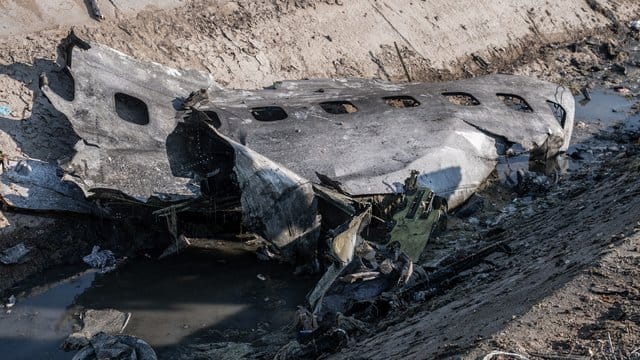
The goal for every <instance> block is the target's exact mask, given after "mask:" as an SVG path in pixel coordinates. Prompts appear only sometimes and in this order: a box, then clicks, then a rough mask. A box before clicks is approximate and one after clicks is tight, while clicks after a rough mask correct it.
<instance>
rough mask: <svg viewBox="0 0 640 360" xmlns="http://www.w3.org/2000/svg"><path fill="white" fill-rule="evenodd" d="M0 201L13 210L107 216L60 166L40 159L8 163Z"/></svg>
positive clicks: (0, 183)
mask: <svg viewBox="0 0 640 360" xmlns="http://www.w3.org/2000/svg"><path fill="white" fill-rule="evenodd" d="M0 198H1V199H2V201H3V202H4V203H5V204H6V205H7V206H9V207H11V208H16V209H30V210H39V211H65V212H76V213H83V214H95V215H104V212H103V211H102V210H100V209H99V208H98V207H97V206H95V205H94V204H92V203H90V202H88V201H86V199H85V197H84V193H83V191H82V190H81V189H80V188H79V187H78V185H77V184H76V183H74V182H72V181H69V180H68V179H67V177H65V176H64V173H63V171H62V169H60V167H58V166H57V165H55V164H49V163H46V162H43V161H40V160H34V159H26V160H18V161H6V166H5V167H4V171H3V172H2V174H0Z"/></svg>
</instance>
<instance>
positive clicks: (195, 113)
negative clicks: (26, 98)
mask: <svg viewBox="0 0 640 360" xmlns="http://www.w3.org/2000/svg"><path fill="white" fill-rule="evenodd" d="M61 50H62V51H61V54H62V58H63V60H64V62H65V63H64V64H63V66H64V67H65V68H66V69H67V70H68V71H69V73H70V74H71V77H72V79H73V81H74V85H73V96H67V97H64V96H61V95H59V94H58V93H56V92H55V91H54V90H53V89H52V88H51V87H49V81H48V79H47V77H46V76H45V75H43V77H42V78H41V89H42V91H43V93H44V94H45V95H46V97H47V98H48V99H49V100H50V102H51V103H52V104H53V106H54V107H55V108H56V109H57V110H59V111H60V112H62V113H63V114H64V115H66V117H67V119H68V121H69V122H70V123H71V126H72V127H73V130H74V131H75V133H76V134H77V135H78V136H79V137H80V140H79V141H78V143H77V145H76V146H75V154H74V155H73V157H72V158H70V159H67V160H66V162H64V163H62V164H49V163H44V162H42V161H39V160H36V159H23V160H18V161H11V160H10V161H7V162H6V164H5V167H4V171H3V173H2V174H1V176H0V195H1V196H2V199H3V201H4V203H5V205H6V206H7V207H8V208H12V209H19V210H23V211H24V210H33V211H59V212H71V213H81V214H91V215H94V216H104V217H115V218H118V216H120V217H123V216H122V215H118V212H119V211H120V210H121V208H122V206H123V204H125V205H127V206H131V207H136V206H137V207H140V208H143V209H146V210H147V211H149V212H151V213H152V214H153V215H154V216H158V217H175V216H177V215H184V214H196V215H200V216H201V217H202V216H204V217H207V216H210V215H212V214H216V213H229V214H230V213H236V214H240V216H241V219H242V224H243V226H244V228H245V229H248V230H250V231H251V232H254V233H255V234H257V235H259V236H261V237H262V238H264V239H265V240H267V241H268V242H269V243H270V244H271V246H270V253H275V254H277V255H278V256H280V257H281V258H283V259H287V260H290V261H292V262H293V261H297V262H298V263H303V264H307V265H308V266H310V267H315V268H316V271H318V270H320V269H322V270H324V271H325V272H324V276H323V277H322V279H321V280H320V281H319V282H318V284H317V285H316V287H315V288H314V289H313V291H311V292H310V293H309V296H308V300H309V305H310V308H311V309H312V312H313V313H314V315H317V316H319V317H323V316H329V315H331V314H336V313H338V312H342V313H344V312H346V311H348V310H349V309H350V308H351V307H353V306H354V305H355V304H358V303H361V302H366V301H369V300H371V299H374V298H376V297H378V296H380V295H381V294H382V293H383V292H388V291H391V290H392V289H402V288H406V287H407V286H409V285H410V284H411V283H412V282H414V283H415V278H416V277H419V276H420V271H419V269H417V268H418V267H415V268H414V266H413V263H414V262H415V261H417V259H418V258H419V257H420V254H421V253H422V251H423V249H424V247H425V244H426V242H427V240H428V238H429V236H431V234H432V233H433V232H434V231H437V230H438V229H440V228H441V227H442V226H443V222H444V220H445V212H446V211H447V209H448V208H454V207H456V206H458V205H460V204H462V203H463V202H464V201H465V200H467V199H468V198H469V197H470V196H471V195H472V194H473V193H474V192H475V191H476V190H477V189H478V187H479V186H480V185H481V183H483V181H485V180H486V179H487V178H488V177H489V175H490V174H491V173H492V172H493V171H494V170H495V167H496V164H497V162H498V158H499V156H500V155H504V154H505V152H506V151H507V149H508V148H510V147H511V146H512V145H514V144H519V145H520V146H521V147H522V148H523V149H524V150H525V151H528V152H531V153H532V154H535V155H536V156H538V157H540V158H544V159H548V158H552V157H554V156H556V155H557V154H558V153H560V152H563V151H565V150H566V149H567V147H568V145H569V140H570V138H571V132H572V128H573V118H574V99H573V96H572V95H571V92H570V91H569V90H568V89H566V88H563V87H561V86H558V85H555V84H551V83H547V82H543V81H539V80H536V79H531V78H527V77H520V76H507V75H493V76H487V77H482V78H474V79H468V80H461V81H453V82H443V83H434V84H420V83H406V84H392V83H388V82H382V81H374V80H357V79H353V80H302V81H285V82H279V83H276V84H274V85H273V86H272V87H270V88H266V89H263V90H229V89H223V88H222V87H221V86H219V85H217V84H216V83H215V82H214V81H213V79H212V78H211V77H210V76H209V75H208V74H204V73H201V72H196V71H184V70H176V69H172V68H169V67H166V66H162V65H159V64H155V63H148V62H141V61H138V60H136V59H133V58H131V57H129V56H127V55H125V54H122V53H120V52H118V51H116V50H113V49H111V48H108V47H105V46H103V45H100V44H97V43H89V42H84V41H82V40H80V39H78V38H76V37H75V36H73V35H71V36H70V37H69V38H67V39H66V40H65V41H64V42H63V45H61ZM189 94H190V95H189ZM177 226H179V225H177ZM365 229H367V230H368V231H366V233H365V231H364V230H365ZM171 232H172V233H173V235H174V236H178V235H179V233H180V230H179V228H174V229H173V230H172V231H171ZM372 234H375V235H372ZM365 238H367V240H365Z"/></svg>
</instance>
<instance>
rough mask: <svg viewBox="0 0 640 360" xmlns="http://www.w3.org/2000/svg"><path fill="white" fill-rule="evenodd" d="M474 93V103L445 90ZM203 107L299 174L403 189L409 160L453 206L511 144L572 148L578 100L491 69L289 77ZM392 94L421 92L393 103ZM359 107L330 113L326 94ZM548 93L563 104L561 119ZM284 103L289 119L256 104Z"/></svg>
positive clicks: (346, 186) (355, 188) (379, 190)
mask: <svg viewBox="0 0 640 360" xmlns="http://www.w3.org/2000/svg"><path fill="white" fill-rule="evenodd" d="M451 93H453V94H460V93H462V94H470V95H471V96H472V98H473V99H475V100H476V102H477V103H474V104H473V105H474V106H466V105H465V104H453V103H451V102H450V101H449V100H448V99H447V97H446V96H444V95H443V94H451ZM499 94H514V95H515V96H517V97H518V98H521V99H524V100H526V103H527V105H528V106H529V107H530V109H531V110H532V111H518V110H516V109H514V108H513V107H510V106H507V105H505V103H504V101H503V100H502V98H500V96H498V95H499ZM210 98H211V101H210V102H209V103H208V104H206V105H202V106H200V107H199V109H201V110H206V111H214V112H216V113H218V114H220V119H221V126H220V128H219V131H221V132H222V133H224V134H226V135H227V136H229V137H231V138H234V139H236V140H238V141H242V142H243V143H246V144H247V146H248V147H250V148H251V149H253V150H254V151H256V152H258V153H260V154H263V155H264V156H266V157H268V158H270V159H273V160H275V161H278V162H279V163H281V164H283V165H284V166H286V167H287V168H289V169H291V170H292V171H294V172H295V173H297V174H300V175H301V176H303V177H305V178H308V179H313V178H315V174H316V173H320V174H323V175H325V176H326V177H328V178H329V179H331V180H333V181H334V182H335V183H337V184H340V188H341V189H342V190H343V191H345V192H347V193H349V194H351V195H366V194H385V193H392V192H396V191H401V184H402V181H403V179H405V178H406V177H407V176H408V174H409V171H410V169H418V170H420V173H421V176H420V179H419V182H420V185H421V186H425V187H429V188H431V189H433V191H434V192H436V193H437V194H438V195H440V196H443V197H446V198H447V200H448V201H449V204H450V205H451V206H452V207H455V206H456V205H458V204H460V203H461V202H462V201H464V200H465V199H466V198H468V197H469V196H470V195H471V194H472V193H473V192H474V191H475V190H476V188H477V187H478V186H479V185H480V183H481V182H482V181H484V179H486V178H487V177H488V176H489V174H490V173H491V172H492V171H493V169H494V168H495V165H496V159H497V157H498V154H499V153H500V152H501V151H502V150H503V149H504V147H505V146H506V145H508V144H509V143H519V144H521V145H522V146H523V147H524V148H525V150H530V151H536V152H539V153H540V154H541V155H543V156H545V157H551V156H554V155H555V154H557V153H558V152H560V151H564V150H566V148H567V147H568V144H569V139H570V137H571V130H572V128H573V115H574V103H573V101H574V100H573V96H572V95H571V93H570V91H569V90H568V89H565V88H563V87H559V86H557V85H554V84H550V83H547V82H543V81H539V80H536V79H531V78H526V77H520V76H506V75H494V76H489V77H485V78H476V79H470V80H462V81H455V82H447V83H439V84H390V83H384V82H377V81H366V80H335V81H333V80H310V81H288V82H283V83H280V84H276V85H275V87H274V88H273V89H266V90H256V91H238V90H224V91H214V92H211V94H210ZM390 98H398V99H403V98H404V99H415V101H412V102H411V104H412V105H411V106H395V105H393V104H398V105H404V104H406V102H405V101H397V102H395V103H392V104H391V105H390V104H389V99H390ZM328 102H330V103H348V104H351V106H353V107H354V108H357V110H358V111H353V112H347V111H344V112H341V113H338V114H332V113H328V112H327V111H326V109H324V107H323V106H324V104H326V103H328ZM548 102H553V103H556V104H559V105H560V106H561V107H562V108H563V109H564V110H565V112H566V117H565V118H566V121H564V123H561V122H559V121H558V119H556V117H555V116H554V113H553V111H552V110H551V109H550V108H549V105H548ZM268 106H272V107H279V108H282V109H283V110H284V111H285V112H286V113H287V115H288V116H287V117H286V118H281V119H279V120H277V121H269V122H265V121H259V119H256V118H255V117H254V116H253V115H252V112H251V109H254V108H264V107H268Z"/></svg>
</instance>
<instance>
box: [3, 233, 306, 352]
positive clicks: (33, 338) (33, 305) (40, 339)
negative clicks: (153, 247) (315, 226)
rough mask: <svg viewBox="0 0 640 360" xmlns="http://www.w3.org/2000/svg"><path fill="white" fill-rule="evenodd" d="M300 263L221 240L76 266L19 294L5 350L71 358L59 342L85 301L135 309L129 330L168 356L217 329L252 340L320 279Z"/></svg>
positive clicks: (8, 318) (286, 316)
mask: <svg viewBox="0 0 640 360" xmlns="http://www.w3.org/2000/svg"><path fill="white" fill-rule="evenodd" d="M292 271H293V268H292V267H290V266H286V265H279V264H276V263H273V262H260V261H258V260H257V259H256V256H255V254H254V253H252V252H251V251H248V250H247V249H244V248H243V246H242V245H241V244H230V243H224V244H222V243H216V244H215V246H202V244H199V245H198V246H197V247H192V248H189V249H185V250H183V251H182V252H181V253H180V254H178V255H175V256H173V257H169V258H166V259H163V260H155V259H144V260H135V261H129V262H127V263H125V264H123V265H121V266H120V267H118V268H117V269H116V270H114V271H112V272H110V273H106V274H99V273H96V272H93V271H89V272H84V273H81V274H76V275H74V276H72V277H70V278H68V279H65V280H63V281H60V282H59V283H56V284H54V285H53V286H52V287H51V288H49V289H48V290H46V291H44V292H42V293H39V294H37V295H26V297H24V298H21V297H18V300H17V303H16V305H15V306H14V307H13V308H11V312H10V313H8V314H7V313H3V314H2V315H1V316H0V334H1V335H2V340H0V354H3V356H1V357H0V358H3V359H4V358H6V359H71V358H72V357H73V354H74V353H73V352H70V353H65V352H63V351H62V350H58V347H59V345H60V344H61V343H62V341H63V340H64V338H66V336H67V335H69V334H70V333H71V332H72V326H73V324H74V323H75V318H76V317H77V314H79V313H80V312H81V311H82V310H83V309H108V308H111V309H116V310H119V311H122V312H128V313H131V319H130V321H129V323H128V325H127V327H126V329H125V330H124V333H125V334H130V335H134V336H137V337H140V338H142V339H144V340H145V341H147V342H148V343H149V344H150V345H151V346H153V347H154V349H156V351H157V352H158V355H159V356H160V358H163V356H162V355H163V354H166V353H170V352H171V351H172V349H174V348H175V347H177V346H180V345H186V344H190V343H194V342H199V341H201V340H205V339H211V338H215V337H216V336H217V337H220V336H225V337H226V338H227V339H228V340H232V341H233V340H235V341H251V340H252V335H253V334H255V333H256V331H257V329H261V331H265V330H267V331H268V330H270V329H274V330H275V329H277V328H279V327H281V326H283V325H287V324H289V323H291V322H292V321H293V320H294V318H295V311H296V306H297V305H299V304H302V303H303V302H304V298H305V295H306V293H307V292H308V291H309V290H310V289H311V288H312V287H313V286H314V284H315V282H316V280H317V279H315V278H310V277H301V276H294V275H292ZM222 334H224V335H222ZM6 354H10V355H11V356H9V357H5V356H4V355H6Z"/></svg>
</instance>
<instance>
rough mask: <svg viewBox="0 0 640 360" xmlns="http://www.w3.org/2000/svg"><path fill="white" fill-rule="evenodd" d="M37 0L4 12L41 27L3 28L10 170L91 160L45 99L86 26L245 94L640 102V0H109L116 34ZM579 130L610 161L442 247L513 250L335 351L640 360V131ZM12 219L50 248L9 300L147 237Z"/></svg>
mask: <svg viewBox="0 0 640 360" xmlns="http://www.w3.org/2000/svg"><path fill="white" fill-rule="evenodd" d="M61 2H62V1H61ZM22 3H24V4H27V5H29V4H31V3H32V2H29V1H24V2H21V1H17V2H8V1H0V9H2V10H3V11H4V12H3V15H2V16H4V17H10V18H13V19H14V20H15V19H23V20H22V21H23V22H25V21H29V19H39V20H41V21H40V22H39V23H38V24H39V25H38V26H37V27H31V26H24V27H20V29H21V30H20V31H15V29H16V26H17V25H14V26H6V25H4V26H0V106H2V105H5V106H7V107H8V108H9V109H10V113H9V114H8V115H0V130H1V131H0V150H1V151H2V155H3V156H8V157H10V158H20V157H32V158H37V159H41V160H46V161H52V162H55V161H57V160H60V159H64V158H65V157H68V156H69V155H70V154H71V153H72V151H73V149H72V146H73V144H74V143H75V142H76V140H77V138H76V137H75V136H74V135H73V133H72V132H71V130H70V126H69V124H68V122H67V121H66V119H65V118H64V116H63V115H62V114H60V113H58V112H57V111H56V110H55V109H53V107H52V106H51V105H50V104H49V103H48V101H47V100H46V98H44V97H43V96H42V94H41V93H40V92H39V90H38V77H39V75H40V74H41V73H42V72H48V73H50V72H54V73H55V72H58V73H59V72H60V70H59V69H58V67H57V65H56V59H57V54H56V45H57V43H58V41H59V40H60V39H61V38H62V37H64V36H65V35H66V33H67V32H68V30H69V25H71V24H73V25H75V32H76V33H77V34H78V35H79V36H80V37H81V38H84V39H88V40H95V41H98V42H100V43H103V44H106V45H109V46H112V47H114V48H116V49H118V50H121V51H123V52H125V53H127V54H130V55H133V56H135V57H138V58H140V59H145V60H151V61H155V62H159V63H162V64H166V65H169V66H173V67H177V68H195V69H199V70H205V71H208V72H210V73H212V74H213V76H214V77H215V78H216V80H217V81H218V82H219V83H220V84H222V85H223V86H226V87H230V88H256V87H262V86H267V85H269V84H270V83H272V82H273V81H278V80H282V79H301V78H317V77H329V78H335V77H365V78H372V77H375V78H382V79H386V80H391V81H406V80H407V76H408V77H410V78H411V79H412V80H413V81H438V80H445V79H454V78H461V77H470V76H476V75H482V74H486V73H495V72H504V73H516V74H523V75H529V76H533V77H538V78H543V79H546V80H550V81H554V82H557V83H560V84H565V85H568V86H569V87H570V88H572V89H573V90H574V92H575V93H576V94H577V93H579V91H580V90H581V89H582V88H584V87H587V88H600V87H603V88H611V87H614V86H619V85H625V86H626V87H628V88H629V89H630V93H629V95H628V96H629V98H630V99H631V100H633V101H636V97H635V95H634V94H636V93H637V92H638V89H637V88H634V86H637V80H639V79H640V76H639V72H638V71H639V69H640V68H638V65H640V57H638V58H637V55H638V50H637V49H638V45H637V44H638V40H640V32H637V31H634V30H633V29H630V28H629V27H628V26H627V24H628V22H629V21H630V20H634V19H636V18H640V3H638V2H636V1H631V0H618V1H613V0H609V1H604V0H601V1H595V0H587V1H573V2H545V3H543V2H537V4H536V5H535V6H532V5H531V2H529V1H525V0H515V1H493V2H490V3H489V4H478V2H471V1H459V2H448V3H446V4H443V3H441V2H439V1H435V0H425V1H410V2H407V1H401V0H385V1H364V0H362V1H361V0H353V1H350V2H349V3H348V4H346V2H344V1H339V0H327V1H313V0H288V1H277V0H273V1H262V2H254V1H248V0H246V1H245V0H241V1H222V0H219V1H182V2H172V1H166V2H162V3H161V6H166V7H167V8H165V9H157V8H156V9H149V8H140V7H138V8H136V7H132V6H129V5H130V4H129V3H132V2H127V1H115V2H110V1H107V2H99V3H100V4H103V3H104V9H105V11H104V13H105V15H106V19H105V20H103V21H101V22H97V21H95V20H92V19H90V18H89V17H88V13H84V12H83V11H86V9H85V8H83V7H82V6H80V5H81V2H79V1H78V2H73V1H71V2H69V3H74V4H72V5H73V7H72V9H73V14H72V15H69V14H67V15H68V16H67V17H66V18H64V21H62V20H61V19H62V18H63V17H64V15H65V13H64V12H62V13H60V14H59V15H60V16H54V15H55V14H56V11H60V9H62V8H63V7H57V8H55V7H52V8H51V9H53V10H51V9H49V10H50V11H53V12H47V15H46V16H44V15H42V14H38V12H41V10H42V9H40V10H38V9H39V8H38V9H35V8H34V7H33V6H31V5H29V6H19V9H15V8H14V7H12V6H14V5H15V4H22ZM133 3H134V2H133ZM176 3H180V4H178V5H176ZM108 4H117V5H118V6H115V7H114V6H112V5H108ZM128 4H129V5H128ZM159 4H160V3H159ZM174 6H177V7H174ZM56 9H57V10H56ZM117 9H120V10H121V11H120V10H117ZM0 19H4V18H3V17H0ZM4 24H9V22H4ZM7 29H11V31H9V30H7ZM396 44H397V46H398V49H399V53H400V54H398V52H397V51H396V47H395V45H396ZM400 57H402V59H403V60H404V61H405V63H406V64H407V69H408V74H407V73H405V71H404V69H403V67H402V66H401V62H400ZM575 131H576V138H577V139H583V140H585V144H586V145H585V146H587V147H588V146H592V145H593V146H596V145H594V144H597V146H598V147H604V150H601V151H600V150H597V149H596V150H595V152H596V153H597V154H596V156H595V157H594V158H593V160H592V161H591V160H586V161H585V162H584V163H585V164H586V165H583V166H581V167H580V168H578V169H575V170H574V171H571V172H569V173H567V174H565V175H563V176H562V177H561V178H560V179H559V182H558V184H556V185H554V187H552V189H551V190H550V191H549V192H548V193H546V194H541V195H540V196H539V197H536V198H534V199H533V200H531V201H530V202H528V203H526V204H520V203H516V205H517V206H516V208H515V211H508V212H507V215H506V216H503V217H502V218H501V219H502V221H501V222H499V223H498V224H493V223H491V224H492V225H488V224H487V223H486V222H480V223H479V224H476V223H470V222H469V221H468V219H458V218H455V217H452V218H451V221H450V226H449V230H448V231H447V233H445V234H444V235H443V236H441V238H439V239H438V240H437V241H436V242H435V243H434V245H433V246H434V248H437V247H439V246H442V247H446V248H450V249H454V250H456V252H454V254H459V253H460V254H462V253H464V252H465V251H469V249H475V248H478V247H481V246H483V245H487V244H491V243H493V242H495V241H504V242H505V243H506V244H508V247H509V249H510V251H508V252H501V253H495V254H493V255H491V256H490V257H489V258H487V259H486V260H485V261H484V262H483V263H481V264H480V265H478V266H476V267H474V268H472V269H470V270H468V271H466V272H464V273H462V274H459V276H457V277H456V279H455V282H452V284H451V287H450V288H449V289H447V291H446V292H445V293H444V294H442V295H439V296H436V297H434V298H432V299H430V300H425V301H414V302H410V303H403V304H400V305H399V306H398V307H397V308H395V309H393V310H392V311H391V312H389V313H388V314H387V315H386V316H384V317H383V318H381V319H379V321H377V322H376V323H375V324H371V325H370V326H369V328H370V329H369V331H365V332H362V333H360V334H357V335H355V336H352V337H351V338H350V341H349V343H348V345H347V346H346V347H344V348H342V349H336V351H337V352H334V353H333V354H326V355H323V356H324V357H333V358H341V359H374V358H379V359H382V358H408V359H411V358H415V359H426V358H469V359H476V358H483V357H484V356H486V355H487V354H489V353H491V352H492V351H496V350H498V351H506V352H512V353H518V354H521V355H522V356H525V357H527V358H531V359H534V358H540V359H582V358H603V359H640V310H639V309H640V287H639V285H638V284H640V270H639V269H640V267H639V265H640V222H639V221H640V196H638V195H639V194H640V182H638V180H637V177H638V173H639V171H640V160H639V157H638V154H639V153H640V148H639V145H638V140H639V138H638V137H639V134H638V133H637V132H633V131H631V130H628V129H624V128H620V129H618V130H616V131H613V132H603V131H602V129H601V128H597V127H590V126H589V124H586V125H580V123H578V124H577V126H576V130H575ZM610 148H611V149H613V150H607V149H610ZM615 149H617V150H615ZM623 149H624V150H623ZM592 150H593V149H592ZM576 151H577V150H576ZM576 156H581V155H576ZM589 159H591V158H589ZM481 195H482V196H484V197H485V198H486V199H488V200H487V202H488V203H489V204H490V206H488V207H487V209H485V210H483V212H482V214H483V216H485V217H486V218H495V217H497V216H498V215H500V214H504V213H505V211H504V209H505V206H508V205H509V204H511V203H512V200H513V198H514V194H512V193H511V192H510V191H508V190H505V189H504V188H503V187H501V186H500V185H498V184H496V182H492V183H490V184H488V185H487V187H486V189H485V190H483V192H482V194H481ZM1 215H2V219H0V220H1V222H0V224H1V225H0V249H3V248H6V247H8V246H11V245H14V244H16V243H18V242H21V241H25V242H26V243H27V244H28V245H29V246H31V247H33V248H34V250H33V251H32V253H31V255H30V260H29V261H28V262H27V263H24V264H20V265H17V266H12V267H7V266H2V265H0V266H1V267H0V291H3V293H4V294H7V292H6V291H7V290H8V289H9V290H10V288H11V287H12V286H14V285H15V284H17V283H19V282H20V281H22V280H24V279H25V278H26V277H28V276H29V275H32V274H35V273H38V272H41V271H44V270H45V269H47V268H49V267H51V266H55V265H58V264H64V263H73V262H77V261H78V260H79V258H80V256H81V255H82V254H86V253H87V252H88V250H89V249H90V247H91V245H93V244H94V243H102V244H110V245H112V246H114V247H116V246H120V247H127V246H123V245H122V243H123V242H126V241H127V240H126V239H128V234H130V233H131V232H133V231H135V228H132V229H117V225H116V224H113V223H106V222H96V221H94V220H90V219H76V218H69V217H65V216H60V215H55V214H46V215H45V214H37V215H34V214H17V213H12V212H7V211H4V212H3V213H2V214H1ZM116 230H117V231H116ZM105 234H117V235H116V236H107V235H105ZM118 244H120V245H118ZM425 255H427V256H428V255H429V254H428V253H427V254H425ZM183 350H184V353H183V354H182V355H184V358H193V357H194V356H196V355H198V354H199V355H198V356H202V357H203V358H207V357H211V356H213V355H211V354H212V353H211V352H207V351H205V350H202V348H201V347H200V348H198V349H196V350H194V349H189V348H186V349H183ZM269 354H270V355H271V357H273V354H272V353H269ZM263 356H264V355H263ZM499 356H502V358H503V359H506V358H514V357H510V356H509V355H496V357H494V358H499ZM247 357H251V355H247ZM266 357H269V356H266Z"/></svg>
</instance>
